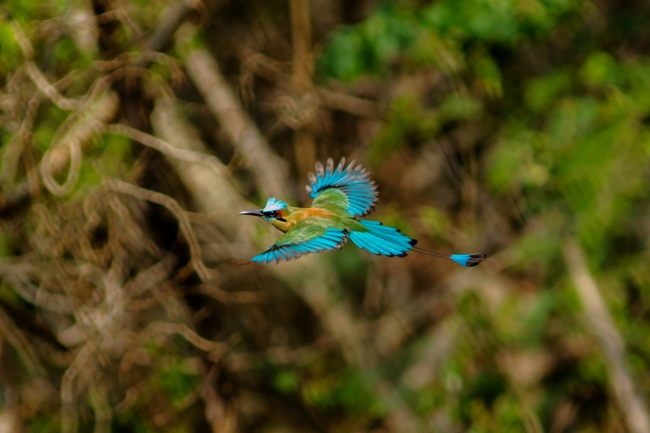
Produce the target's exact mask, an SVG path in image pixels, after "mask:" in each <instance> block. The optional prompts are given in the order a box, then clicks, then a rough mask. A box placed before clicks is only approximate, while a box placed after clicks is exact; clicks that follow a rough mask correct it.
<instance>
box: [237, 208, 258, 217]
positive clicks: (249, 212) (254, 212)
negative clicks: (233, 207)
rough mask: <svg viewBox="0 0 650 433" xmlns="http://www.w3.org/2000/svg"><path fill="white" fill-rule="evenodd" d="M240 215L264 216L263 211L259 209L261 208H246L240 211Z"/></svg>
mask: <svg viewBox="0 0 650 433" xmlns="http://www.w3.org/2000/svg"><path fill="white" fill-rule="evenodd" d="M239 215H252V216H256V217H261V216H264V214H263V213H262V211H261V210H259V209H252V210H245V211H243V212H239Z"/></svg>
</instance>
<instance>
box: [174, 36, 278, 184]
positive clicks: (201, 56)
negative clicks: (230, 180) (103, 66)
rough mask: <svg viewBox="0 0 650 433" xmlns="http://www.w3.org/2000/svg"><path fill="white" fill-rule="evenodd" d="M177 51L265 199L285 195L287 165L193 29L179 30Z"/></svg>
mask: <svg viewBox="0 0 650 433" xmlns="http://www.w3.org/2000/svg"><path fill="white" fill-rule="evenodd" d="M181 30H184V31H179V32H178V33H179V37H178V39H177V42H176V49H177V50H178V52H179V53H181V54H182V55H183V61H184V63H185V67H186V69H187V73H188V75H189V76H190V78H191V79H192V81H193V82H194V85H195V86H196V87H197V89H198V90H199V92H201V94H202V95H203V98H204V99H205V101H206V103H207V105H208V107H209V108H210V110H211V111H212V113H213V114H214V116H215V117H216V119H217V120H218V121H219V124H220V125H221V128H222V129H223V131H224V132H225V133H226V135H227V136H228V138H229V140H230V142H231V144H232V145H233V146H234V147H235V148H236V149H237V150H238V151H239V153H240V154H241V155H242V157H243V158H244V159H245V161H246V162H247V163H248V165H249V167H250V170H251V172H252V174H253V176H254V178H255V181H256V183H257V186H258V190H259V191H261V192H262V193H263V194H265V195H266V196H275V195H276V194H279V193H281V192H283V191H287V186H288V184H289V183H288V181H287V178H288V177H287V165H286V163H285V162H284V161H283V160H282V159H281V158H279V157H278V156H277V155H276V154H275V153H274V152H273V151H272V150H271V147H270V146H269V144H268V143H267V142H266V140H265V139H264V137H263V136H262V134H261V133H260V131H259V130H258V129H257V126H256V125H255V124H254V123H253V121H252V120H251V119H250V117H249V116H248V114H247V113H246V112H245V111H244V109H243V108H242V107H241V105H240V103H239V101H238V100H237V98H236V97H235V92H233V91H232V89H231V88H230V84H228V82H227V81H226V79H225V78H224V77H223V75H222V74H221V71H220V70H219V65H218V63H217V61H216V60H215V58H214V57H213V56H212V55H211V54H210V53H209V52H208V51H207V50H206V49H205V48H204V47H203V46H202V45H200V44H198V43H196V42H195V41H194V39H195V38H194V36H195V28H194V27H193V26H190V25H186V26H185V27H182V28H181Z"/></svg>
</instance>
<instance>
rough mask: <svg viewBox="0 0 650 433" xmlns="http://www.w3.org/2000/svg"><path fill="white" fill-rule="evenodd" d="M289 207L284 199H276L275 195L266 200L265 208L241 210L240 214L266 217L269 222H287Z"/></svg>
mask: <svg viewBox="0 0 650 433" xmlns="http://www.w3.org/2000/svg"><path fill="white" fill-rule="evenodd" d="M288 209H289V206H288V205H287V204H286V203H285V202H283V201H282V200H276V198H275V197H271V198H270V199H268V201H267V202H266V206H264V209H253V210H245V211H243V212H239V215H252V216H258V217H262V218H264V219H265V220H266V221H269V222H273V221H280V222H286V220H285V219H284V217H285V216H286V214H287V212H288Z"/></svg>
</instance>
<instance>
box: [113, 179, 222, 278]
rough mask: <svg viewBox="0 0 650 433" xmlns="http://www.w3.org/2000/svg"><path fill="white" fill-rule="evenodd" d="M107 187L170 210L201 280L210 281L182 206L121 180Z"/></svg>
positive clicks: (171, 199) (168, 198)
mask: <svg viewBox="0 0 650 433" xmlns="http://www.w3.org/2000/svg"><path fill="white" fill-rule="evenodd" d="M106 185H107V186H108V187H109V188H110V189H112V190H114V191H118V192H121V193H124V194H128V195H131V196H133V197H136V198H139V199H141V200H147V201H150V202H152V203H156V204H159V205H161V206H164V207H165V208H166V209H167V210H169V211H170V212H171V213H172V215H174V217H176V219H177V220H178V227H179V228H180V230H181V232H182V233H183V236H184V237H185V240H186V241H187V244H188V246H189V249H190V257H191V259H190V260H191V262H192V267H193V268H194V270H195V271H196V273H197V274H198V276H199V277H200V278H201V280H202V281H208V280H210V274H209V272H208V269H207V267H206V266H205V264H204V263H203V259H202V258H201V257H202V254H201V245H200V244H199V242H198V240H197V239H196V236H195V235H194V230H193V229H192V224H191V223H190V221H189V219H188V218H187V215H185V211H184V210H183V208H182V207H181V205H180V204H178V202H177V201H176V200H174V199H173V198H171V197H169V196H168V195H165V194H161V193H158V192H154V191H151V190H148V189H144V188H140V187H138V186H136V185H132V184H130V183H127V182H122V181H121V180H117V179H111V180H107V181H106Z"/></svg>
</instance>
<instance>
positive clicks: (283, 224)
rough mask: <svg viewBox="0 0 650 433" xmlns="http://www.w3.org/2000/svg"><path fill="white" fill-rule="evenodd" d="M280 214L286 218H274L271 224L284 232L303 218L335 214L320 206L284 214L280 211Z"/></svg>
mask: <svg viewBox="0 0 650 433" xmlns="http://www.w3.org/2000/svg"><path fill="white" fill-rule="evenodd" d="M279 216H280V217H281V218H283V219H284V221H280V220H273V221H271V224H273V225H274V226H275V227H277V228H278V229H280V230H281V231H283V232H285V233H286V232H287V231H289V230H291V229H292V228H294V227H295V226H296V225H297V224H298V223H299V222H300V221H301V220H303V219H305V218H314V217H328V216H333V214H332V213H331V212H328V211H326V210H325V209H318V208H311V207H310V208H305V209H300V210H296V211H294V212H292V213H291V214H290V215H283V214H282V213H279Z"/></svg>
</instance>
